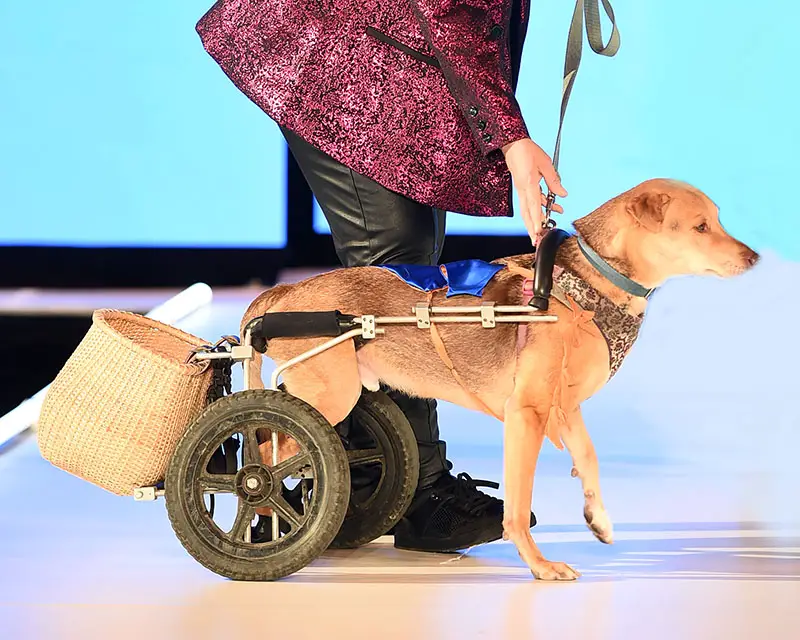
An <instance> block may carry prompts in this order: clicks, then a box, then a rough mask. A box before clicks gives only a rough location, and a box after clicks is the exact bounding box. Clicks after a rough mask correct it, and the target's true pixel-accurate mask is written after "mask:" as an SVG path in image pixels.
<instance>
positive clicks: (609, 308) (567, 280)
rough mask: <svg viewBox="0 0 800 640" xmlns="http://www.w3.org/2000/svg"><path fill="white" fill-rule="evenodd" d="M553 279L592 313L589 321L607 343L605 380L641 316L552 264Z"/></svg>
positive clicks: (633, 339)
mask: <svg viewBox="0 0 800 640" xmlns="http://www.w3.org/2000/svg"><path fill="white" fill-rule="evenodd" d="M554 281H555V284H556V286H558V288H559V289H561V291H563V292H564V294H565V295H566V296H568V297H569V298H571V299H572V300H574V301H575V303H576V304H577V305H578V306H579V307H580V308H581V309H583V310H584V311H590V312H591V313H593V314H594V315H593V316H592V321H593V322H594V323H595V325H597V328H598V329H600V333H602V334H603V338H604V339H605V341H606V346H608V362H609V366H610V367H611V374H610V375H609V379H610V378H612V377H614V374H615V373H616V372H617V371H618V370H619V367H620V365H621V364H622V361H623V360H624V359H625V356H626V355H628V352H629V351H630V350H631V347H632V346H633V343H634V342H636V338H637V337H638V336H639V329H640V328H641V326H642V320H644V315H643V314H642V315H638V316H632V315H630V314H629V313H627V312H626V311H625V310H624V309H623V308H622V307H620V306H619V305H617V304H615V303H614V302H612V301H611V300H609V299H608V298H606V297H605V296H604V295H601V294H600V293H599V292H598V291H597V289H595V288H594V287H592V286H591V285H590V284H589V283H587V282H586V281H585V280H582V279H581V278H579V277H578V276H576V275H575V274H573V273H571V272H570V271H567V270H566V269H561V268H559V267H556V268H555V273H554ZM556 295H557V294H556Z"/></svg>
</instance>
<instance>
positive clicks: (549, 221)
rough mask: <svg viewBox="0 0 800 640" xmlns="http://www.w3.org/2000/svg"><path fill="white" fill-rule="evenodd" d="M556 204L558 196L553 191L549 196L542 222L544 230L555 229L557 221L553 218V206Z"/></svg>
mask: <svg viewBox="0 0 800 640" xmlns="http://www.w3.org/2000/svg"><path fill="white" fill-rule="evenodd" d="M555 203H556V194H555V193H553V192H552V191H550V192H548V194H547V202H546V204H545V206H544V220H542V228H543V229H545V230H550V229H554V228H555V227H556V221H555V220H553V218H552V217H551V215H552V213H553V205H554V204H555Z"/></svg>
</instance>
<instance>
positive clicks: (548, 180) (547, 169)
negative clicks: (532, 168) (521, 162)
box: [539, 158, 567, 198]
mask: <svg viewBox="0 0 800 640" xmlns="http://www.w3.org/2000/svg"><path fill="white" fill-rule="evenodd" d="M539 171H541V174H542V177H543V178H544V181H545V184H546V185H547V188H548V189H549V190H550V191H551V192H552V193H555V194H556V195H557V196H559V197H561V198H566V197H567V192H566V190H565V189H564V187H563V186H562V184H561V178H560V177H559V175H558V173H557V172H556V168H555V167H554V166H553V163H552V162H550V161H549V158H548V161H547V162H543V163H542V166H540V167H539Z"/></svg>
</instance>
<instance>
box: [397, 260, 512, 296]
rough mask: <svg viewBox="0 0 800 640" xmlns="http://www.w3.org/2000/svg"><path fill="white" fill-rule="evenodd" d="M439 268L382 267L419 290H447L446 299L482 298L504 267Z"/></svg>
mask: <svg viewBox="0 0 800 640" xmlns="http://www.w3.org/2000/svg"><path fill="white" fill-rule="evenodd" d="M442 267H443V268H442ZM442 267H437V266H432V267H429V266H419V265H413V264H408V265H381V269H386V270H387V271H391V272H392V273H393V274H395V275H396V276H397V277H398V278H400V279H401V280H402V281H403V282H405V283H406V284H408V285H410V286H412V287H414V288H415V289H419V290H420V291H426V292H427V291H436V290H438V289H444V288H447V294H446V296H447V297H448V298H449V297H451V296H458V295H468V296H477V297H480V296H482V295H483V290H484V289H485V288H486V285H487V284H489V282H490V281H491V280H492V278H494V277H495V275H497V273H498V271H502V270H503V269H505V265H502V264H490V263H488V262H484V261H483V260H459V261H458V262H449V263H447V264H445V265H442Z"/></svg>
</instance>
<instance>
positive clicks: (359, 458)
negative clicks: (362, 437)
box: [347, 449, 386, 467]
mask: <svg viewBox="0 0 800 640" xmlns="http://www.w3.org/2000/svg"><path fill="white" fill-rule="evenodd" d="M385 459H386V456H384V455H383V453H381V451H380V449H355V450H353V451H348V452H347V461H348V462H349V463H350V466H351V467H358V466H361V465H364V464H371V463H373V462H383V461H384V460H385Z"/></svg>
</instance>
